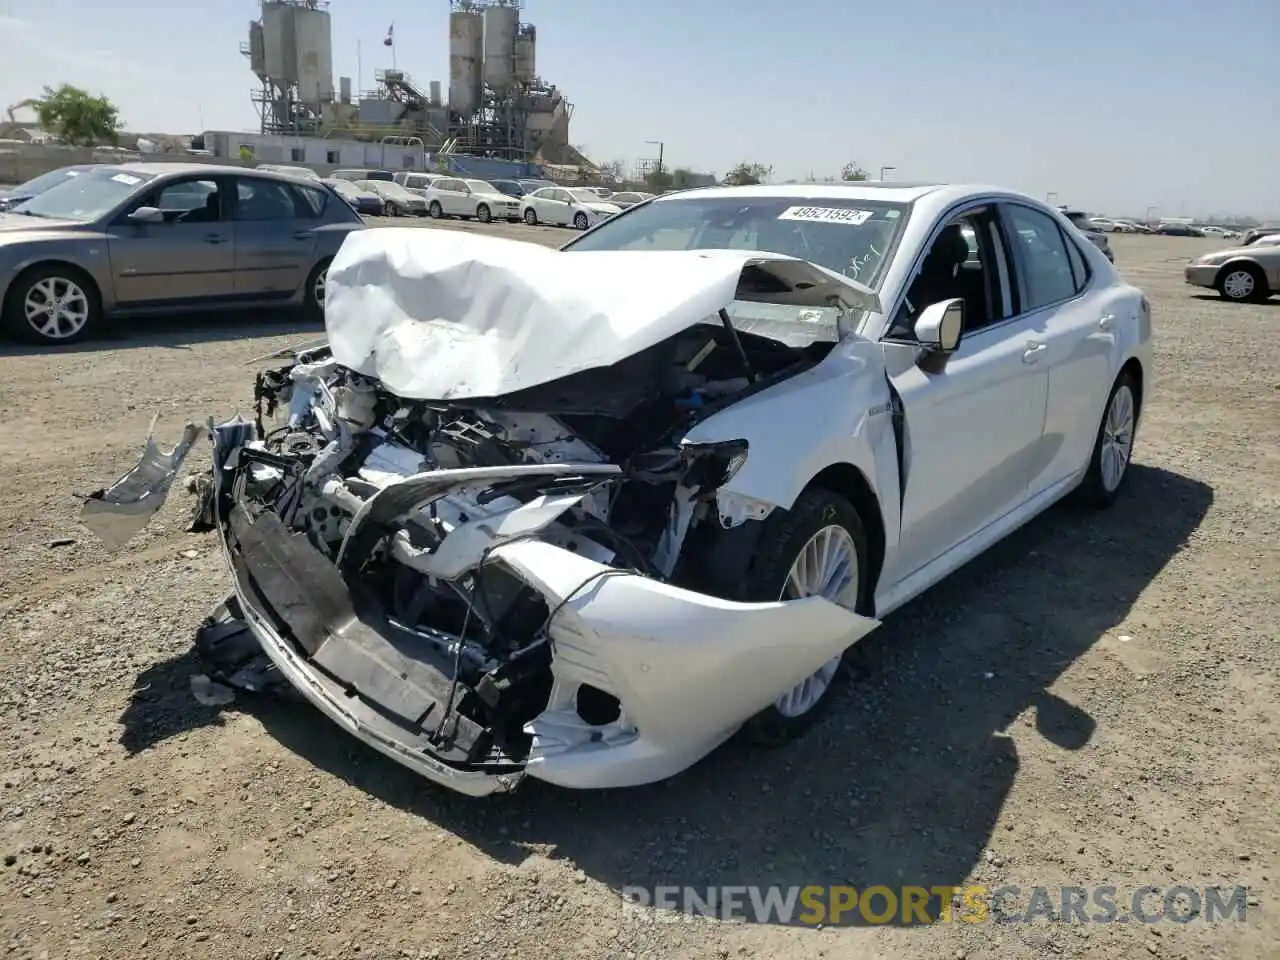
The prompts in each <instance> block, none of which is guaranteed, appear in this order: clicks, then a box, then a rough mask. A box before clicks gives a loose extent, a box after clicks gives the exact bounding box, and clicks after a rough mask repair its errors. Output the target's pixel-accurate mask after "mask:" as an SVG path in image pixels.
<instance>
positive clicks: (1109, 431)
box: [1098, 383, 1134, 493]
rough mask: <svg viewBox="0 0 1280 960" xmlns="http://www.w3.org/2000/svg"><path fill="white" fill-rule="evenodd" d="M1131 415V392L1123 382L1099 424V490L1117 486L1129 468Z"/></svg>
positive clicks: (1111, 489)
mask: <svg viewBox="0 0 1280 960" xmlns="http://www.w3.org/2000/svg"><path fill="white" fill-rule="evenodd" d="M1133 414H1134V404H1133V391H1132V390H1130V389H1129V385H1128V384H1127V383H1122V384H1120V386H1119V387H1117V388H1116V392H1115V393H1114V394H1113V395H1112V397H1111V405H1110V406H1108V407H1107V416H1106V419H1105V420H1103V422H1102V448H1101V451H1100V454H1099V457H1098V468H1099V470H1100V471H1101V474H1102V476H1101V480H1102V487H1103V489H1104V490H1106V492H1107V493H1111V492H1112V491H1113V490H1115V489H1116V488H1117V487H1118V486H1120V481H1121V480H1123V479H1124V474H1125V471H1126V470H1127V469H1128V468H1129V456H1130V454H1131V453H1132V452H1133V423H1134V416H1133Z"/></svg>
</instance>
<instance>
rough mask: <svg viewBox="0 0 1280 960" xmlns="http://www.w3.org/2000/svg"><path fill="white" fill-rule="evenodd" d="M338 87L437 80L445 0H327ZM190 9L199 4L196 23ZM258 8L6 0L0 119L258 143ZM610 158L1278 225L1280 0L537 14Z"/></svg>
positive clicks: (231, 2)
mask: <svg viewBox="0 0 1280 960" xmlns="http://www.w3.org/2000/svg"><path fill="white" fill-rule="evenodd" d="M330 10H331V13H332V17H333V34H334V71H335V74H337V75H355V73H356V50H357V42H358V41H361V42H362V43H361V46H362V50H363V56H362V58H361V59H362V67H363V73H364V77H363V83H362V84H361V86H372V85H373V71H374V69H375V68H378V67H383V66H389V65H390V64H389V60H390V57H389V51H388V50H387V49H386V48H385V47H384V46H383V45H382V42H381V41H382V38H383V36H384V35H385V32H386V28H387V25H388V24H389V23H391V22H393V21H394V23H395V25H396V29H395V35H396V41H397V42H396V58H397V65H398V66H399V67H400V68H401V69H403V70H405V71H407V72H408V73H410V74H411V75H412V76H413V77H414V78H415V80H418V81H420V82H422V84H423V85H425V83H426V81H428V80H431V79H439V80H442V81H447V72H448V32H447V31H448V27H447V10H448V4H447V2H446V0H332V2H331V5H330ZM197 11H198V12H197ZM256 16H257V5H256V3H254V2H253V0H217V2H214V0H205V2H202V3H198V4H197V3H190V2H188V3H182V2H180V0H169V2H163V3H162V2H160V0H112V2H101V0H93V2H90V0H0V65H2V66H0V107H3V105H4V104H7V103H13V102H15V101H17V100H20V99H22V98H24V97H27V96H32V95H35V94H38V93H39V91H40V89H41V87H42V86H44V85H45V84H57V83H60V82H64V81H65V82H70V83H75V84H77V85H80V86H84V87H87V88H89V89H91V90H93V91H95V92H101V93H104V94H106V95H108V96H110V97H111V98H112V99H113V100H114V101H115V102H116V103H118V104H119V105H120V106H121V108H122V111H123V116H124V120H125V122H126V125H127V127H128V128H129V129H133V130H147V131H164V132H169V133H181V132H195V131H196V130H198V129H199V128H201V126H202V125H203V127H204V128H208V129H233V130H234V129H253V128H255V126H256V123H257V118H256V114H255V113H254V108H253V107H252V105H251V104H250V102H249V90H250V88H251V87H252V86H253V83H254V79H253V76H252V74H251V73H250V72H249V68H248V64H247V61H246V60H245V58H243V57H242V56H241V55H240V53H239V45H240V43H241V42H242V41H243V40H245V39H246V38H247V24H248V22H249V20H250V19H253V18H254V17H256ZM525 19H526V20H528V21H531V22H533V23H535V24H536V25H537V26H538V70H539V73H541V74H542V75H543V77H544V78H545V79H547V80H549V81H550V82H552V83H555V84H556V85H557V86H559V87H560V88H561V89H562V90H564V91H565V92H566V94H567V95H568V97H569V99H570V100H572V101H573V102H574V103H575V104H576V112H575V114H574V119H573V124H572V139H573V141H574V142H575V143H577V144H580V145H582V146H584V147H586V148H587V150H588V152H589V155H590V156H591V157H592V158H593V159H595V160H597V161H600V162H605V161H610V160H624V161H627V162H628V163H630V162H631V161H634V160H635V159H636V158H637V157H638V156H642V155H648V154H649V153H651V151H652V150H653V149H654V148H653V147H649V146H646V145H645V141H646V140H649V139H659V138H660V139H662V140H663V141H664V142H665V143H666V160H667V162H668V164H669V165H676V166H690V167H692V168H694V169H696V170H700V171H707V170H710V171H714V172H717V173H723V172H724V171H725V170H726V169H728V168H729V167H730V166H732V165H733V164H734V163H736V162H738V161H739V160H758V161H760V162H763V163H766V164H771V165H772V166H773V167H774V170H775V178H776V179H790V178H796V177H800V178H802V177H805V176H807V175H808V174H810V173H813V174H816V175H818V176H824V175H834V174H838V172H839V170H840V167H841V166H842V165H843V164H844V163H845V162H846V161H849V160H856V161H857V162H858V163H859V164H861V165H862V166H863V167H865V168H867V169H869V170H871V171H872V172H873V174H874V173H875V172H876V171H877V170H878V168H879V167H880V166H882V165H892V166H894V167H897V172H896V173H895V174H893V176H895V177H896V178H898V179H935V178H938V179H946V180H955V181H982V182H987V183H997V184H1002V185H1008V186H1012V187H1016V188H1019V189H1023V190H1026V191H1028V192H1030V193H1033V194H1038V195H1045V194H1047V193H1048V192H1049V191H1053V192H1055V193H1056V194H1057V195H1058V198H1059V201H1060V202H1062V203H1071V204H1074V205H1079V206H1082V207H1085V208H1086V209H1088V210H1091V211H1096V212H1111V213H1114V214H1117V215H1119V214H1122V213H1130V214H1133V213H1136V214H1142V213H1143V212H1144V211H1145V210H1146V208H1147V206H1148V205H1149V204H1155V205H1158V207H1159V210H1160V213H1161V214H1164V215H1169V216H1176V215H1179V214H1181V213H1185V214H1186V215H1210V214H1215V213H1252V214H1254V215H1260V216H1261V215H1280V123H1278V122H1277V121H1278V120H1280V45H1278V44H1280V0H1217V2H1214V3H1208V2H1190V0H1065V2H1062V0H985V2H983V0H977V2H972V0H971V2H955V0H886V2H879V3H875V2H871V3H867V2H863V3H854V2H850V0H781V2H779V0H774V2H769V3H765V2H763V0H736V2H729V0H686V2H677V0H646V2H637V0H632V2H628V3H623V2H621V0H527V2H526V10H525Z"/></svg>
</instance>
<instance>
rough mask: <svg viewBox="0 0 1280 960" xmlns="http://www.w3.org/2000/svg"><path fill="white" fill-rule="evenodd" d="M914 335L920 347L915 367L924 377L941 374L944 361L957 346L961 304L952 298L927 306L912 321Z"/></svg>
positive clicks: (962, 321) (961, 325) (961, 326)
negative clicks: (918, 368)
mask: <svg viewBox="0 0 1280 960" xmlns="http://www.w3.org/2000/svg"><path fill="white" fill-rule="evenodd" d="M914 332H915V335H916V341H917V342H918V343H919V344H920V347H921V350H920V355H919V357H917V359H916V362H917V364H918V365H919V366H920V368H921V369H923V370H924V371H925V372H927V373H939V372H941V370H942V368H943V367H945V366H946V363H947V358H948V357H949V356H951V354H953V353H954V352H955V349H956V347H958V346H960V336H961V334H962V333H963V332H964V300H962V299H960V298H959V297H954V298H952V299H950V300H942V301H940V302H938V303H931V304H929V306H927V307H925V308H924V310H923V311H922V312H921V314H920V316H919V317H918V318H917V319H916V322H915V327H914Z"/></svg>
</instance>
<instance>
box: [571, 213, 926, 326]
mask: <svg viewBox="0 0 1280 960" xmlns="http://www.w3.org/2000/svg"><path fill="white" fill-rule="evenodd" d="M910 213H911V206H910V204H905V203H888V202H885V201H882V200H865V199H853V198H849V197H803V198H801V197H771V196H749V197H723V196H702V197H687V196H682V197H676V198H672V199H670V200H655V201H654V202H653V203H649V204H646V205H644V206H635V207H630V208H628V209H627V210H626V211H625V212H623V213H621V214H618V215H617V216H615V217H611V218H610V219H608V220H606V221H605V222H604V223H602V224H601V225H600V226H598V227H596V228H595V229H594V230H591V231H590V232H588V233H584V234H583V235H582V236H581V237H580V238H578V239H576V240H573V241H571V242H570V243H569V244H567V245H566V246H565V247H564V248H563V249H564V250H565V251H575V250H578V251H588V250H635V251H644V250H759V251H762V252H767V253H780V254H783V255H785V256H790V257H796V258H797V259H800V260H808V261H809V262H811V263H815V264H817V265H818V266H821V267H826V268H827V269H828V270H831V271H833V272H835V273H838V274H842V275H843V276H845V277H848V278H849V279H851V280H856V281H858V282H859V283H861V284H863V285H865V286H868V287H871V288H873V289H874V288H875V287H877V286H878V285H879V283H880V279H881V277H882V276H883V274H884V269H885V266H886V265H887V263H888V261H889V258H890V255H891V253H892V252H893V250H894V248H895V247H896V245H897V242H898V238H899V237H900V236H901V234H902V229H903V226H904V224H905V223H906V222H907V218H908V217H909V216H910ZM727 309H728V313H729V315H730V317H731V318H732V320H733V322H734V326H736V327H738V328H739V329H742V330H746V331H749V332H751V333H756V334H759V335H761V336H766V337H770V338H771V339H774V340H780V341H782V342H784V343H786V344H788V345H790V346H794V347H803V346H805V345H807V344H810V343H815V342H829V341H834V340H838V339H839V338H840V337H842V336H843V335H844V334H845V333H846V332H848V331H849V330H857V329H859V328H860V327H861V326H862V323H864V322H865V320H866V315H865V314H863V315H862V317H861V319H858V318H848V317H847V316H846V315H844V314H842V313H841V311H840V310H838V309H837V308H834V307H826V308H822V309H813V308H800V307H794V306H785V305H780V304H765V303H756V302H752V301H735V302H734V303H733V304H732V305H730V306H729V307H728V308H727Z"/></svg>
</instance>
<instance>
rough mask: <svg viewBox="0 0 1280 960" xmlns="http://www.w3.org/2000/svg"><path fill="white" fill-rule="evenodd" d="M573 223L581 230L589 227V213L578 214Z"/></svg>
mask: <svg viewBox="0 0 1280 960" xmlns="http://www.w3.org/2000/svg"><path fill="white" fill-rule="evenodd" d="M573 225H574V226H575V227H577V228H578V229H579V230H585V229H587V215H586V214H585V213H579V214H576V215H575V216H574V218H573Z"/></svg>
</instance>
